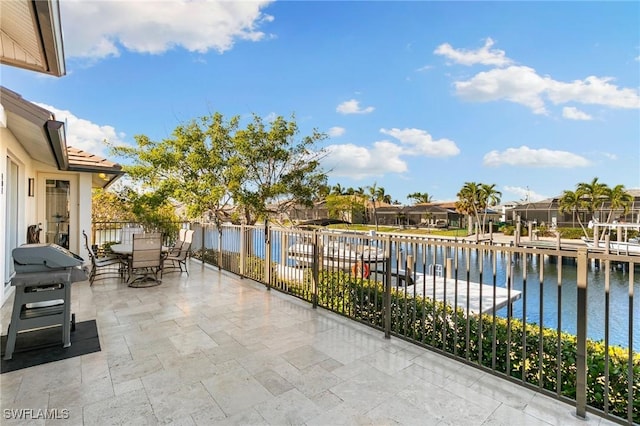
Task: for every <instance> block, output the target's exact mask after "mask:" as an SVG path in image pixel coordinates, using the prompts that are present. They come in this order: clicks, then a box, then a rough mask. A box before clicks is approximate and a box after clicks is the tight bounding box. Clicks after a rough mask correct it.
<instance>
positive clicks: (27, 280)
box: [4, 244, 89, 360]
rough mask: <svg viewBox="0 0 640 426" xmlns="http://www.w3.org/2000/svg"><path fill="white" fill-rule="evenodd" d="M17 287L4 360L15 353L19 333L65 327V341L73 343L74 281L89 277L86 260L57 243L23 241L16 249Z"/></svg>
mask: <svg viewBox="0 0 640 426" xmlns="http://www.w3.org/2000/svg"><path fill="white" fill-rule="evenodd" d="M12 254H13V265H14V269H15V272H16V273H15V275H14V276H13V278H11V285H12V286H14V287H15V288H16V292H15V297H14V301H13V312H12V314H11V323H10V324H9V331H8V334H7V346H6V348H5V354H4V359H6V360H9V359H11V358H12V356H13V350H14V349H15V344H16V336H17V334H18V333H19V332H21V331H25V330H32V329H36V328H44V327H53V326H59V325H61V326H62V344H63V346H64V347H65V348H67V347H69V346H71V328H72V325H73V324H72V323H73V322H75V321H72V315H71V283H74V282H78V281H85V280H87V279H88V277H89V275H88V271H87V269H86V267H83V266H82V264H83V263H84V260H83V259H82V258H81V257H80V256H78V255H77V254H75V253H72V252H70V251H69V250H67V249H65V248H64V247H60V246H58V245H56V244H24V245H21V246H20V247H16V248H14V249H13V253H12Z"/></svg>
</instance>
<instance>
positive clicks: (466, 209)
mask: <svg viewBox="0 0 640 426" xmlns="http://www.w3.org/2000/svg"><path fill="white" fill-rule="evenodd" d="M456 196H457V197H458V201H456V210H458V211H459V212H460V213H463V214H466V215H467V216H469V217H475V218H476V223H480V215H479V213H478V210H479V209H478V207H479V204H480V199H481V191H480V184H478V183H476V182H465V183H464V186H463V187H462V188H461V189H460V191H459V192H458V194H456ZM472 222H473V221H472V220H469V233H471V232H472V229H471V224H472Z"/></svg>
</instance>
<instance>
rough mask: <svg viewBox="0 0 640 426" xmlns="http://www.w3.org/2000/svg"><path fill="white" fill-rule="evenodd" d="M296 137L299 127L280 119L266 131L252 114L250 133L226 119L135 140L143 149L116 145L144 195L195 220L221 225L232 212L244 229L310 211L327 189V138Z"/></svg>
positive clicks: (203, 120) (236, 120) (235, 120)
mask: <svg viewBox="0 0 640 426" xmlns="http://www.w3.org/2000/svg"><path fill="white" fill-rule="evenodd" d="M297 137H298V126H297V124H296V122H295V121H294V119H293V117H292V119H291V120H290V121H288V120H285V119H284V118H283V117H277V118H275V119H274V120H273V121H271V122H270V123H269V124H268V125H265V123H264V122H263V120H262V119H261V118H260V117H259V116H257V115H254V116H253V118H252V120H251V122H250V123H249V124H248V125H247V126H246V128H240V118H239V117H238V116H235V117H232V118H231V119H230V120H228V121H227V120H225V119H224V117H223V116H222V115H221V114H220V113H215V114H213V115H211V116H205V117H202V118H200V119H198V120H193V121H191V122H189V123H187V124H184V125H180V126H178V127H177V128H176V129H175V130H174V131H173V133H172V137H170V138H167V139H164V140H161V141H152V140H151V139H149V138H148V137H147V136H144V135H139V136H136V137H135V139H136V142H137V146H135V147H130V146H118V147H113V152H114V154H115V155H119V156H121V157H125V158H128V159H129V160H131V161H132V163H133V164H132V165H130V166H126V167H125V171H127V172H128V173H129V175H130V176H131V178H132V179H134V181H135V182H137V183H138V184H139V185H140V187H141V189H142V191H141V193H149V192H153V193H154V195H155V196H157V197H159V198H164V199H172V200H176V201H177V202H179V203H182V204H184V205H185V206H186V207H187V213H188V216H189V217H190V218H198V217H202V216H203V215H209V216H211V217H212V219H213V220H214V221H216V222H217V223H220V222H221V221H223V220H228V219H230V218H231V217H232V215H233V214H234V212H235V213H236V214H237V213H238V212H240V213H241V217H242V218H243V219H244V221H245V222H246V223H255V221H256V220H257V219H258V218H263V219H267V218H268V216H269V215H271V214H277V213H279V212H282V211H285V210H287V209H288V208H289V207H290V206H291V205H294V204H301V205H305V206H312V205H313V201H314V199H317V197H318V194H319V193H320V191H321V190H322V188H323V187H324V186H326V175H325V174H324V173H323V172H322V170H321V168H320V160H321V158H322V156H323V155H324V153H323V151H322V150H318V151H315V150H314V149H313V148H314V145H315V144H316V143H317V142H318V141H321V140H323V139H324V138H325V137H326V136H325V135H324V134H321V133H318V132H317V131H315V130H314V131H313V133H312V134H311V135H310V136H305V137H303V138H301V139H297Z"/></svg>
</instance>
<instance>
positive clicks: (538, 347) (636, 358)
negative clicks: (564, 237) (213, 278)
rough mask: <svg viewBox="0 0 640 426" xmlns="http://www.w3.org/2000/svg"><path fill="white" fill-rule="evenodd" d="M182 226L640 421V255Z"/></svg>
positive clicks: (549, 391)
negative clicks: (637, 292) (639, 292)
mask: <svg viewBox="0 0 640 426" xmlns="http://www.w3.org/2000/svg"><path fill="white" fill-rule="evenodd" d="M180 226H189V227H191V228H192V229H195V230H196V232H195V234H194V240H193V244H192V248H193V251H194V257H195V258H198V259H200V260H203V261H204V262H203V265H204V263H209V264H212V265H215V266H217V267H219V268H221V269H224V270H227V271H230V272H232V273H234V274H237V275H240V276H241V277H246V278H250V279H253V280H255V281H258V282H261V283H263V284H265V285H266V286H267V288H269V289H271V288H273V289H277V290H279V291H282V292H285V293H288V294H290V295H292V296H295V297H298V298H300V299H303V300H306V301H308V302H310V303H312V304H313V306H314V307H316V306H320V307H322V308H325V309H328V310H331V311H333V312H336V313H337V314H340V315H344V316H346V317H348V318H351V319H353V320H356V321H359V322H361V323H364V324H367V325H369V326H371V327H374V328H376V329H379V330H380V331H381V332H383V333H384V335H385V336H386V337H390V336H392V335H393V336H397V337H400V338H402V339H406V340H408V341H411V342H414V343H416V344H418V345H421V346H424V347H427V348H430V349H432V350H434V351H437V352H439V353H442V354H445V355H447V356H450V357H453V358H455V359H457V360H459V361H461V362H464V363H466V364H469V365H473V366H475V367H477V368H480V369H482V370H484V371H487V372H490V373H492V374H495V375H496V376H499V377H502V378H504V379H505V380H509V381H513V382H516V383H519V384H521V385H523V386H525V387H528V388H531V389H534V390H536V391H538V392H541V393H544V394H546V395H550V396H553V397H555V398H558V399H560V400H562V401H565V402H569V403H571V404H573V405H574V406H575V407H576V415H577V416H578V417H585V416H586V413H587V412H593V413H596V414H598V415H600V416H603V417H605V418H609V419H612V420H614V421H616V422H620V423H628V424H632V423H640V353H639V352H640V335H639V334H640V333H639V326H638V324H639V322H640V302H639V301H638V299H639V298H637V297H635V294H636V291H640V272H639V269H640V266H639V265H640V256H633V255H613V254H609V253H606V252H604V253H603V252H600V251H589V250H587V249H586V247H580V246H577V245H574V246H567V247H562V246H561V245H560V244H559V242H558V244H557V245H553V244H552V245H551V246H552V247H551V248H535V247H524V246H523V245H521V244H518V243H517V241H514V242H510V243H503V244H500V245H499V244H495V243H493V242H491V241H484V242H476V243H469V242H464V241H458V240H455V239H453V240H438V239H433V238H423V237H409V236H397V235H373V233H371V234H367V233H345V232H342V233H332V232H328V231H327V232H324V231H323V232H320V231H302V230H294V229H284V228H269V229H265V228H264V227H256V226H234V225H228V226H227V225H225V226H222V227H221V228H219V229H217V228H215V227H214V226H213V225H207V224H205V225H202V224H189V225H186V224H181V225H180ZM96 229H100V228H99V227H97V228H96ZM176 232H177V231H176Z"/></svg>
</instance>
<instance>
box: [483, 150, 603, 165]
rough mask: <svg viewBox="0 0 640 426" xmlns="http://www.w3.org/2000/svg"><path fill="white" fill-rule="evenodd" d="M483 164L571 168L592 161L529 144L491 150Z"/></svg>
mask: <svg viewBox="0 0 640 426" xmlns="http://www.w3.org/2000/svg"><path fill="white" fill-rule="evenodd" d="M482 163H483V165H485V166H489V167H498V166H505V165H506V166H518V167H536V168H547V167H559V168H564V169H571V168H574V167H587V166H590V165H591V162H590V161H589V160H587V159H586V158H584V157H581V156H579V155H576V154H572V153H570V152H567V151H552V150H550V149H544V148H542V149H531V148H529V147H528V146H521V147H520V148H508V149H507V150H505V151H503V152H498V151H491V152H489V153H487V154H485V156H484V158H483V161H482Z"/></svg>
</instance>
